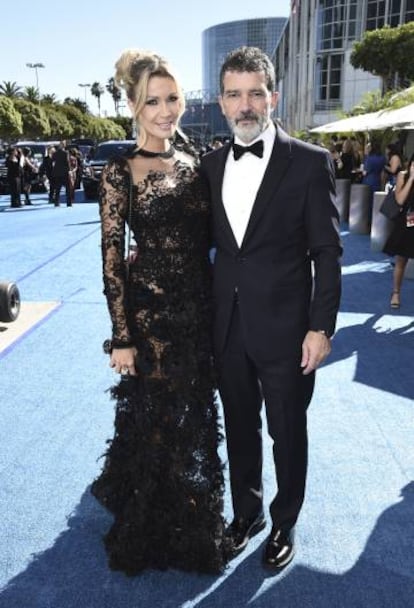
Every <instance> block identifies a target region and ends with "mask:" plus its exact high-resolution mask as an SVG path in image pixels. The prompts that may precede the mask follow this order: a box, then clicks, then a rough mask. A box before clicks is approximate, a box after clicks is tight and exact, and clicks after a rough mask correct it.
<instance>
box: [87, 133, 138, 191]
mask: <svg viewBox="0 0 414 608" xmlns="http://www.w3.org/2000/svg"><path fill="white" fill-rule="evenodd" d="M135 144H136V142H135V140H133V139H126V140H110V141H104V142H102V143H101V144H98V145H97V146H96V148H95V149H94V151H93V155H92V158H91V160H89V161H88V162H85V164H84V168H83V176H82V184H83V190H84V194H85V198H86V199H87V200H96V199H97V198H98V186H99V182H100V179H101V174H102V169H103V168H104V166H105V165H106V163H107V162H108V160H110V159H111V158H113V157H114V156H120V155H123V154H125V152H126V151H127V150H128V149H129V148H131V147H132V146H135Z"/></svg>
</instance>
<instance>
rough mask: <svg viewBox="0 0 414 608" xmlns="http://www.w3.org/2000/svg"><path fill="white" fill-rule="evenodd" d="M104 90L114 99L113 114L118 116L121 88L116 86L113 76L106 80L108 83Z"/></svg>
mask: <svg viewBox="0 0 414 608" xmlns="http://www.w3.org/2000/svg"><path fill="white" fill-rule="evenodd" d="M106 90H107V91H108V93H110V94H111V95H112V99H113V100H114V106H115V114H116V115H117V116H118V114H119V102H120V101H121V90H120V89H119V88H118V87H117V86H116V84H115V80H114V78H110V79H109V80H108V84H107V85H106Z"/></svg>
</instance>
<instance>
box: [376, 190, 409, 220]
mask: <svg viewBox="0 0 414 608" xmlns="http://www.w3.org/2000/svg"><path fill="white" fill-rule="evenodd" d="M402 210H403V206H402V205H399V204H398V203H397V201H396V199H395V190H394V188H393V189H392V190H389V191H388V192H387V194H386V196H385V198H384V200H383V201H382V203H381V206H380V208H379V211H380V213H382V215H385V217H387V218H388V219H389V220H395V219H396V218H397V217H398V216H399V215H400V213H401V211H402Z"/></svg>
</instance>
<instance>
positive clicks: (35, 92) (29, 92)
mask: <svg viewBox="0 0 414 608" xmlns="http://www.w3.org/2000/svg"><path fill="white" fill-rule="evenodd" d="M22 97H23V99H25V100H26V101H31V102H32V103H39V101H40V97H39V89H37V88H36V87H25V88H24V92H23V94H22Z"/></svg>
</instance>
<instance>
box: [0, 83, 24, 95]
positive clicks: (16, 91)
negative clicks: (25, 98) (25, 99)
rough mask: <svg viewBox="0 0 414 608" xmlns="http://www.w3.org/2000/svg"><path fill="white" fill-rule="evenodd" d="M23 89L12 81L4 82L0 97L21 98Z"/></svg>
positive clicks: (1, 86)
mask: <svg viewBox="0 0 414 608" xmlns="http://www.w3.org/2000/svg"><path fill="white" fill-rule="evenodd" d="M21 94H22V89H21V87H19V86H18V85H17V83H16V82H11V81H10V80H3V83H2V84H0V95H4V96H5V97H10V98H14V97H21Z"/></svg>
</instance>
